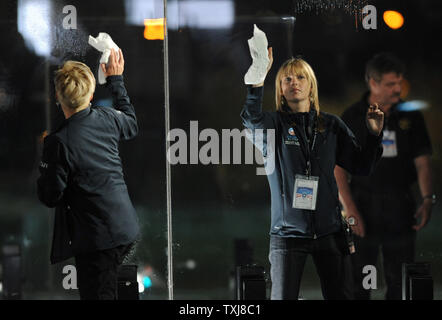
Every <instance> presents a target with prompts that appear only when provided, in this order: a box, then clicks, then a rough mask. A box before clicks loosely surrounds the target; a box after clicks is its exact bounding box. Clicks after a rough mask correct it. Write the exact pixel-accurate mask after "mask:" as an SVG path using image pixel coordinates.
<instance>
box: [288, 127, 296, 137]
mask: <svg viewBox="0 0 442 320" xmlns="http://www.w3.org/2000/svg"><path fill="white" fill-rule="evenodd" d="M289 135H291V136H296V134H295V129H293V128H290V129H289Z"/></svg>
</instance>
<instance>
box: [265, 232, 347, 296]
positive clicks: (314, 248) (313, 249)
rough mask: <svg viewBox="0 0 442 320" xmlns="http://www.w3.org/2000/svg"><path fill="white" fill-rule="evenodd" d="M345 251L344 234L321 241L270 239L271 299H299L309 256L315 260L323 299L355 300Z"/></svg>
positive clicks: (331, 235) (323, 238) (320, 239)
mask: <svg viewBox="0 0 442 320" xmlns="http://www.w3.org/2000/svg"><path fill="white" fill-rule="evenodd" d="M346 250H347V249H346V248H345V243H344V241H343V235H342V234H341V233H334V234H330V235H327V236H324V237H321V238H318V239H301V238H281V237H275V236H271V237H270V254H269V260H270V264H271V267H270V276H271V280H272V290H271V299H272V300H297V299H298V296H299V288H300V284H301V278H302V273H303V271H304V266H305V262H306V259H307V256H308V255H309V254H311V255H312V257H313V262H314V264H315V266H316V270H317V272H318V275H319V279H320V281H321V289H322V295H323V297H324V299H326V300H350V299H352V298H353V297H352V290H351V289H352V288H351V260H350V255H349V254H348V253H347V252H346Z"/></svg>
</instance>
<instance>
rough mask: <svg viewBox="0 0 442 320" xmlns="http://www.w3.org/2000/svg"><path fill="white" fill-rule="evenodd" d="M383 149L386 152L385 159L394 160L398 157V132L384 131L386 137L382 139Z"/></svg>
mask: <svg viewBox="0 0 442 320" xmlns="http://www.w3.org/2000/svg"><path fill="white" fill-rule="evenodd" d="M382 147H383V149H384V151H383V152H382V157H383V158H394V157H397V143H396V132H395V131H390V130H384V137H383V139H382Z"/></svg>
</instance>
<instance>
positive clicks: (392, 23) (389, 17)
mask: <svg viewBox="0 0 442 320" xmlns="http://www.w3.org/2000/svg"><path fill="white" fill-rule="evenodd" d="M383 17H384V21H385V23H386V24H387V26H389V27H390V28H391V29H394V30H396V29H399V28H400V27H402V26H403V25H404V17H403V16H402V14H400V13H399V12H397V11H393V10H387V11H385V12H384V16H383Z"/></svg>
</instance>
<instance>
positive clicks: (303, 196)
mask: <svg viewBox="0 0 442 320" xmlns="http://www.w3.org/2000/svg"><path fill="white" fill-rule="evenodd" d="M295 178H296V179H295V188H294V194H293V208H295V209H306V210H315V209H316V198H317V195H318V182H319V177H315V176H310V177H308V176H303V175H300V174H297V175H296V177H295Z"/></svg>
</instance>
